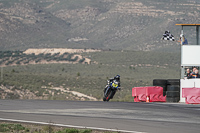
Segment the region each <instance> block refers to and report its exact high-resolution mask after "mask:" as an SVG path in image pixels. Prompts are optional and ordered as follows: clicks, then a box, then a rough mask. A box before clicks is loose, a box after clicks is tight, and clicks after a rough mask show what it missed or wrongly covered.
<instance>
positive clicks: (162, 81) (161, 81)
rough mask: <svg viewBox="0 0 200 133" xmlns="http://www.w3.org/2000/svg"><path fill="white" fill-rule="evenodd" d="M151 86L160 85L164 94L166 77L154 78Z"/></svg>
mask: <svg viewBox="0 0 200 133" xmlns="http://www.w3.org/2000/svg"><path fill="white" fill-rule="evenodd" d="M153 86H160V87H162V88H163V96H165V95H166V91H167V80H166V79H154V80H153Z"/></svg>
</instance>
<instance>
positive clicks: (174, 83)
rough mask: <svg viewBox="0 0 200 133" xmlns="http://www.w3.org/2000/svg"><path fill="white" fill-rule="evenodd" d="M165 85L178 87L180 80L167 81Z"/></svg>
mask: <svg viewBox="0 0 200 133" xmlns="http://www.w3.org/2000/svg"><path fill="white" fill-rule="evenodd" d="M167 85H179V86H180V79H168V80H167Z"/></svg>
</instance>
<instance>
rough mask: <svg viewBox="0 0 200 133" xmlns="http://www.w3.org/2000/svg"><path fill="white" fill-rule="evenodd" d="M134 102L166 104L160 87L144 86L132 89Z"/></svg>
mask: <svg viewBox="0 0 200 133" xmlns="http://www.w3.org/2000/svg"><path fill="white" fill-rule="evenodd" d="M132 96H133V97H134V102H166V97H165V96H163V88H162V87H160V86H146V87H134V88H132Z"/></svg>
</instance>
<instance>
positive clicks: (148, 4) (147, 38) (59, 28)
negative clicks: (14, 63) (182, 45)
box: [0, 0, 200, 51]
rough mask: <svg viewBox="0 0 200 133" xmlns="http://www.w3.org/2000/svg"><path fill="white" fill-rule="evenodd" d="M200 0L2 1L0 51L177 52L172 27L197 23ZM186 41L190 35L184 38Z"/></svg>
mask: <svg viewBox="0 0 200 133" xmlns="http://www.w3.org/2000/svg"><path fill="white" fill-rule="evenodd" d="M199 10H200V2H199V0H148V1H147V0H9V1H8V0H0V49H1V50H25V49H27V48H98V49H112V50H121V49H123V50H136V51H137V50H144V51H146V50H158V49H159V50H163V51H176V50H179V46H178V43H176V42H170V41H163V40H161V38H162V34H163V33H164V31H165V30H169V31H171V33H173V34H174V35H175V38H176V39H178V36H179V34H180V29H181V28H180V27H179V26H175V24H176V23H199V16H200V15H199ZM188 36H189V35H188Z"/></svg>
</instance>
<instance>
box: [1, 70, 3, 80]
mask: <svg viewBox="0 0 200 133" xmlns="http://www.w3.org/2000/svg"><path fill="white" fill-rule="evenodd" d="M1 81H3V67H1Z"/></svg>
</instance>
